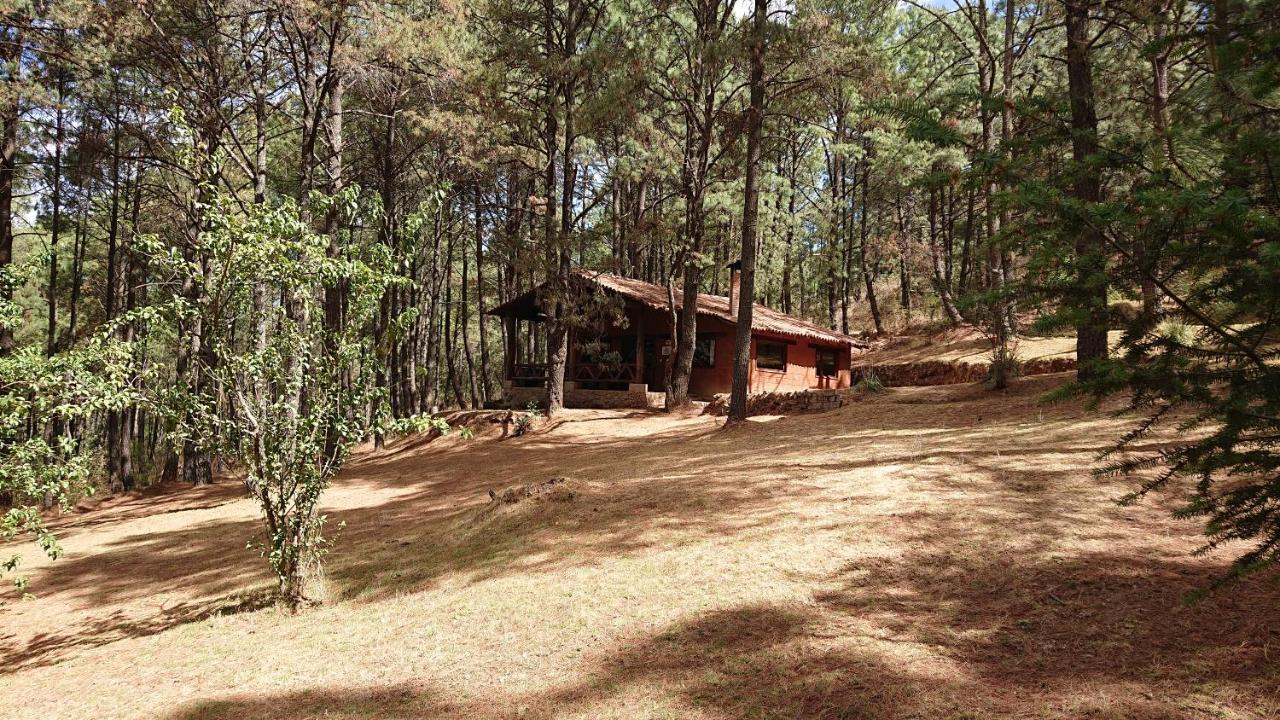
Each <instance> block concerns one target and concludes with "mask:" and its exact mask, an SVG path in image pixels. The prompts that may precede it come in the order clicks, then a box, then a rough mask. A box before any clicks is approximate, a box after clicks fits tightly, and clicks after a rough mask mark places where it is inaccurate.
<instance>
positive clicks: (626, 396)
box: [494, 383, 665, 410]
mask: <svg viewBox="0 0 1280 720" xmlns="http://www.w3.org/2000/svg"><path fill="white" fill-rule="evenodd" d="M565 384H566V385H570V386H571V385H572V383H565ZM664 401H665V397H664V396H663V394H662V393H653V392H648V387H647V386H645V385H633V386H632V389H631V390H586V389H582V388H577V387H566V388H565V391H564V406H565V407H569V408H592V409H608V408H655V409H656V408H661V407H662V406H663V403H664ZM530 402H536V403H537V404H538V407H539V408H542V409H546V407H547V389H546V388H531V387H509V388H504V389H503V391H502V400H501V401H499V402H497V403H494V404H495V405H497V406H498V407H504V408H512V409H516V410H523V409H525V408H526V407H528V406H529V403H530Z"/></svg>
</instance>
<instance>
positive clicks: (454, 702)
mask: <svg viewBox="0 0 1280 720" xmlns="http://www.w3.org/2000/svg"><path fill="white" fill-rule="evenodd" d="M1065 380H1066V376H1064V375H1062V374H1058V375H1043V376H1037V377H1033V378H1028V379H1024V380H1022V381H1019V382H1018V383H1016V384H1015V385H1014V387H1012V388H1011V389H1010V390H1008V391H1007V392H1002V393H992V392H989V391H987V390H985V389H983V388H982V387H980V386H975V385H949V386H938V387H914V388H894V389H890V390H888V391H886V392H884V393H882V394H879V395H868V396H867V397H866V398H865V400H864V401H862V402H859V403H856V404H854V405H851V406H849V407H845V408H842V409H840V410H837V411H833V412H830V413H826V414H815V415H806V416H797V417H787V418H780V419H778V418H771V419H765V420H764V421H760V422H752V423H748V424H747V426H746V427H742V428H738V429H734V430H728V431H726V430H721V429H720V428H719V427H718V422H719V421H718V419H714V418H710V417H703V416H698V415H693V414H690V415H686V416H677V417H671V416H663V415H659V414H650V413H645V412H639V411H569V412H566V413H565V414H564V416H563V418H562V419H559V420H557V421H555V422H554V423H548V424H547V425H546V426H543V427H542V428H540V429H539V430H538V431H536V432H535V433H533V434H531V435H528V436H524V437H520V438H508V439H500V438H498V437H497V436H496V432H495V430H494V428H493V427H492V426H490V425H487V424H480V425H478V428H479V430H478V432H477V435H476V437H475V438H474V439H471V440H463V439H462V438H460V437H455V436H449V437H446V438H443V439H439V440H435V441H432V442H426V441H425V439H421V438H418V439H408V440H404V441H401V442H399V443H398V444H396V445H394V446H390V447H388V448H386V449H383V450H380V451H376V452H375V451H372V450H368V451H365V452H362V453H360V454H359V455H358V456H357V457H356V458H355V459H354V460H353V461H352V462H351V463H350V464H349V465H348V467H347V469H346V470H345V471H344V472H343V473H342V474H341V476H340V477H339V478H338V480H337V481H336V482H335V483H334V486H333V487H332V489H331V490H330V491H329V492H328V494H327V495H326V503H325V506H326V514H327V517H328V525H327V527H328V533H329V536H330V537H331V538H332V539H333V545H332V551H331V553H330V554H329V555H328V557H327V567H328V572H327V579H326V598H327V600H326V602H325V603H324V604H323V605H321V606H319V607H316V608H312V609H309V610H306V611H303V612H302V613H300V614H298V615H296V616H289V615H286V614H284V613H282V612H281V611H279V610H276V609H274V608H270V607H263V606H262V605H263V603H262V598H263V596H264V591H265V590H266V589H267V588H269V586H270V578H269V576H268V573H267V572H266V569H265V568H266V563H265V560H263V559H262V558H260V557H258V555H257V553H256V552H255V551H251V550H248V549H246V541H247V540H249V539H250V538H252V537H254V535H255V533H257V532H258V527H259V526H258V520H257V516H256V513H255V509H254V506H253V505H252V503H251V502H250V501H249V500H246V499H244V498H243V493H242V489H241V487H240V486H239V485H238V484H237V483H235V482H234V481H232V480H223V481H220V482H219V483H217V484H215V485H213V486H211V487H205V488H187V487H164V488H160V489H158V490H155V491H152V492H148V493H146V494H143V495H133V496H128V497H124V498H121V499H116V500H109V501H104V502H102V503H101V504H99V505H98V506H96V507H94V508H93V509H91V510H87V511H85V512H82V513H78V514H75V515H72V516H69V517H66V518H63V519H62V520H60V521H59V523H58V525H59V527H60V531H61V538H62V541H63V544H64V546H65V548H66V550H67V555H66V556H65V557H64V558H62V559H60V560H57V561H56V562H52V563H49V562H45V561H41V560H37V559H36V552H35V550H34V549H32V548H23V549H22V551H23V552H24V553H25V555H26V556H27V558H28V560H29V561H30V565H29V570H30V571H31V579H32V583H33V591H34V592H35V593H37V594H38V595H39V597H38V599H35V600H28V601H16V600H14V601H10V602H8V603H7V604H6V605H4V606H3V607H0V695H2V696H3V697H4V698H5V702H4V703H3V705H0V716H5V715H6V714H8V713H12V715H9V716H12V717H22V718H42V719H46V720H47V719H51V718H163V719H167V720H194V719H196V718H274V719H277V720H302V719H304V718H307V719H310V718H332V719H352V718H393V719H407V718H584V719H585V718H617V719H622V718H628V719H630V718H701V719H707V720H709V719H718V720H728V719H737V718H740V719H746V718H832V719H836V718H842V719H844V718H952V719H954V720H959V719H960V718H970V719H972V718H1081V717H1090V718H1201V717H1204V718H1210V717H1212V718H1264V717H1277V716H1280V695H1278V693H1280V664H1278V663H1277V662H1276V658H1272V657H1271V655H1270V653H1271V652H1272V649H1271V646H1272V645H1275V646H1276V650H1275V651H1276V652H1277V658H1280V587H1278V586H1277V585H1276V584H1275V583H1274V582H1269V581H1267V580H1266V579H1264V578H1253V579H1250V580H1247V581H1244V582H1242V583H1240V584H1237V585H1235V586H1232V587H1230V588H1229V589H1227V590H1226V591H1223V592H1220V593H1218V594H1215V595H1212V596H1210V597H1209V598H1208V599H1207V600H1204V601H1202V602H1200V603H1199V604H1195V605H1190V606H1189V605H1187V604H1185V603H1184V602H1183V599H1184V596H1185V594H1186V593H1188V592H1189V591H1192V590H1194V589H1196V588H1202V587H1204V586H1205V585H1206V584H1208V583H1209V582H1210V581H1211V580H1212V579H1213V578H1214V577H1215V576H1217V575H1218V574H1219V573H1221V572H1222V571H1223V570H1224V568H1225V567H1226V566H1227V564H1228V562H1229V560H1230V557H1231V553H1232V552H1233V551H1235V550H1237V549H1238V548H1226V549H1225V550H1224V551H1221V552H1216V553H1211V554H1208V555H1192V551H1193V550H1195V548H1196V547H1197V546H1198V545H1199V543H1200V537H1199V535H1198V530H1199V528H1198V526H1197V525H1195V524H1194V523H1191V522H1185V521H1178V520H1174V519H1172V518H1171V517H1170V515H1169V512H1170V510H1171V509H1172V508H1173V507H1174V506H1176V504H1177V502H1178V500H1179V497H1178V494H1177V493H1176V492H1172V493H1170V494H1165V495H1160V496H1157V497H1153V498H1150V499H1148V500H1146V501H1145V502H1143V503H1142V504H1139V505H1137V506H1133V507H1121V506H1119V505H1117V504H1116V503H1115V499H1116V498H1117V497H1118V496H1120V495H1121V494H1122V493H1123V492H1124V491H1125V490H1126V489H1128V488H1129V487H1131V481H1124V480H1113V479H1099V478H1095V477H1092V476H1091V475H1090V473H1089V472H1088V468H1089V467H1090V466H1091V465H1092V464H1093V463H1094V459H1095V456H1096V453H1097V452H1098V450H1100V449H1101V448H1103V447H1105V446H1106V445H1107V444H1108V443H1109V442H1110V441H1111V440H1112V439H1113V438H1115V437H1116V436H1117V435H1118V434H1119V433H1120V432H1122V431H1123V430H1124V429H1126V428H1128V427H1129V426H1130V425H1131V423H1132V418H1116V417H1113V416H1112V415H1110V414H1109V413H1107V412H1105V410H1106V408H1103V409H1102V410H1100V411H1092V412H1091V411H1086V410H1084V409H1083V408H1082V407H1081V406H1080V405H1079V404H1076V403H1063V404H1056V405H1045V404H1043V403H1041V402H1040V401H1039V398H1040V396H1041V395H1042V394H1043V393H1044V392H1046V391H1048V390H1050V389H1051V388H1052V387H1054V386H1055V385H1056V384H1059V383H1061V382H1064V381H1065ZM1166 439H1167V436H1166ZM1160 441H1161V439H1160V438H1156V439H1154V440H1152V441H1151V442H1147V443H1144V448H1145V449H1148V450H1150V449H1153V448H1155V447H1157V445H1156V443H1159V442H1160ZM555 478H563V481H561V482H557V483H553V484H550V485H545V486H542V487H541V489H542V490H545V492H535V493H533V494H532V496H530V497H525V498H521V499H519V500H518V501H517V502H511V503H507V502H502V501H501V499H499V500H497V501H491V500H490V497H489V495H488V491H489V490H495V491H498V492H499V493H501V492H502V491H503V490H504V489H507V488H510V487H512V486H517V485H524V484H531V485H534V486H535V487H537V486H538V484H540V483H544V482H546V481H548V480H551V479H555ZM8 549H10V548H5V550H8Z"/></svg>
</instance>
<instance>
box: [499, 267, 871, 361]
mask: <svg viewBox="0 0 1280 720" xmlns="http://www.w3.org/2000/svg"><path fill="white" fill-rule="evenodd" d="M573 274H574V277H577V278H579V279H581V280H583V281H586V282H588V283H591V284H594V285H597V286H599V287H601V288H603V289H605V290H606V291H608V292H612V293H615V294H617V295H620V296H622V297H624V298H626V299H628V300H631V301H633V302H636V303H639V304H640V305H644V306H645V307H648V308H651V309H653V310H663V311H665V310H666V309H667V289H666V288H665V287H663V286H662V285H655V284H653V283H648V282H644V281H643V280H636V279H634V278H626V277H622V276H621V275H614V274H612V273H605V272H595V271H592V270H585V269H582V268H576V269H574V271H573ZM534 295H535V291H532V290H531V291H529V292H527V293H525V294H524V295H521V296H520V297H517V298H513V299H511V300H509V301H507V302H505V303H503V304H502V305H499V306H498V307H495V308H493V309H491V310H489V314H490V315H506V314H511V313H512V312H513V311H514V309H515V307H516V306H518V305H521V304H525V303H529V302H531V301H532V300H533V297H534ZM680 306H681V297H680V293H679V291H677V292H676V307H677V308H679V307H680ZM698 314H699V315H708V316H711V317H715V318H719V319H720V320H723V321H725V322H728V323H736V322H737V318H736V317H735V316H733V315H731V314H730V313H729V298H727V297H725V296H724V295H708V294H706V293H698ZM751 329H752V330H759V331H764V332H771V333H777V334H779V335H786V336H788V337H795V338H803V339H806V340H817V341H820V342H828V343H833V344H836V345H850V346H853V347H859V348H865V347H867V346H868V345H867V343H866V342H865V341H863V340H859V339H858V338H855V337H853V336H851V335H845V334H844V333H838V332H836V331H834V330H828V329H826V328H823V327H821V326H818V325H815V324H813V323H811V322H808V321H807V320H801V319H800V318H797V317H793V316H791V315H787V314H785V313H780V312H778V311H777V310H774V309H772V308H769V307H765V306H764V305H761V304H760V303H756V304H755V307H754V308H753V310H752V312H751Z"/></svg>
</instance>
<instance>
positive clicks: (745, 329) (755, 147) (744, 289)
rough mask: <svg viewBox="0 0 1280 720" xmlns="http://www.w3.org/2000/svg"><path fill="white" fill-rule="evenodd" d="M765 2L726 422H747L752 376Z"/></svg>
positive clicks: (758, 5)
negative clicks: (748, 395) (752, 322)
mask: <svg viewBox="0 0 1280 720" xmlns="http://www.w3.org/2000/svg"><path fill="white" fill-rule="evenodd" d="M768 14H769V3H768V0H755V11H754V13H753V15H752V21H751V25H752V29H751V40H750V43H751V45H750V48H749V52H750V55H751V76H750V79H749V83H750V85H751V100H750V105H749V106H748V108H747V177H746V184H745V188H744V189H743V203H742V257H741V258H740V262H741V268H740V272H741V280H740V281H739V299H738V327H737V331H736V332H735V333H734V343H733V387H732V390H731V392H730V395H729V417H728V423H730V424H734V423H741V422H743V421H745V420H746V419H747V392H748V391H749V389H750V387H749V382H750V374H751V315H752V309H753V307H754V305H755V297H756V294H755V293H756V226H757V224H758V223H759V214H760V139H761V135H762V134H763V128H764V102H765V100H764V91H765V87H764V44H765V23H766V22H767V20H768Z"/></svg>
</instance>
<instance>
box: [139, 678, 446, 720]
mask: <svg viewBox="0 0 1280 720" xmlns="http://www.w3.org/2000/svg"><path fill="white" fill-rule="evenodd" d="M458 709H459V708H458V706H457V705H455V704H453V703H450V702H446V701H444V700H441V699H440V698H439V697H438V694H437V693H436V692H434V691H432V690H430V689H429V688H427V687H424V686H423V685H421V684H416V683H415V684H400V685H390V686H385V687H372V688H313V689H306V690H299V691H296V692H288V693H281V694H266V695H247V696H240V697H231V698H227V699H223V700H207V701H200V702H196V703H193V704H190V705H186V706H183V707H181V708H179V709H177V710H175V711H173V712H172V713H170V714H168V715H165V716H164V717H165V720H215V719H223V718H225V719H231V718H234V720H318V719H320V718H324V719H325V720H357V719H358V718H367V719H370V720H423V719H424V718H437V717H444V716H448V715H455V716H456V714H457V712H458ZM463 716H464V717H465V716H466V715H463Z"/></svg>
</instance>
